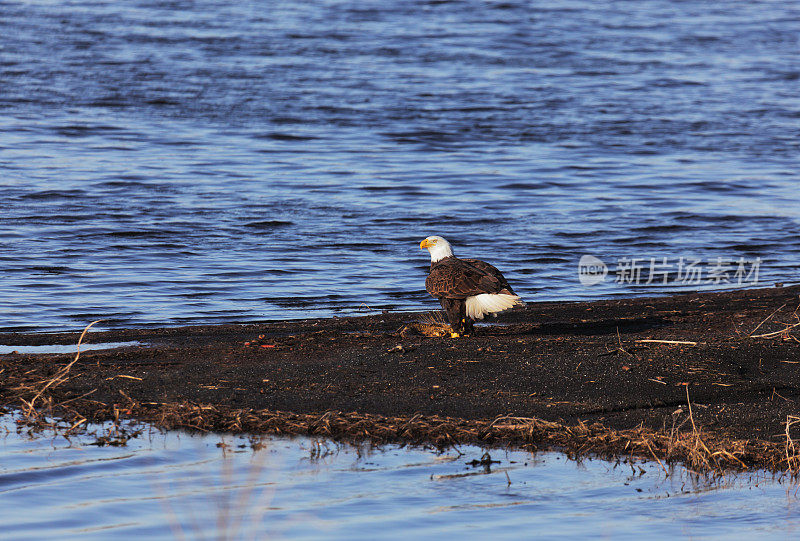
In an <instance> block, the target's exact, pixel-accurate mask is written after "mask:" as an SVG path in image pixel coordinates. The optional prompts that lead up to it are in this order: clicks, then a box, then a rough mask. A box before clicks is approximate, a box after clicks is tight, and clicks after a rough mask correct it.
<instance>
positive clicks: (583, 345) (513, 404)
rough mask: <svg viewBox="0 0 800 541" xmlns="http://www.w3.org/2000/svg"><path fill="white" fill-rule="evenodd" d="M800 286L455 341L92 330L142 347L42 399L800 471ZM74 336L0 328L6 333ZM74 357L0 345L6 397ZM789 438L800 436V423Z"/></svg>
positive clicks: (503, 320)
mask: <svg viewBox="0 0 800 541" xmlns="http://www.w3.org/2000/svg"><path fill="white" fill-rule="evenodd" d="M799 294H800V286H791V287H775V288H768V289H757V290H744V291H727V292H719V293H703V294H690V295H678V296H673V297H659V298H635V299H615V300H604V301H594V302H563V303H562V302H546V303H530V304H529V305H528V306H527V307H525V308H524V309H518V310H515V311H512V312H510V313H507V314H504V315H502V316H501V317H500V318H499V319H498V320H496V323H495V324H492V325H490V326H485V327H481V328H480V330H479V333H478V335H477V336H474V337H466V338H458V339H451V338H430V337H426V336H422V335H419V334H416V333H415V332H413V330H412V331H409V330H406V331H405V332H402V333H401V332H399V331H400V330H401V329H402V328H403V327H404V326H405V325H407V324H409V323H413V322H415V321H417V320H418V319H419V317H420V315H421V314H409V313H385V314H381V315H373V316H365V317H352V318H332V319H318V320H304V321H287V322H276V323H265V324H252V325H211V326H195V327H178V328H164V329H126V330H119V331H107V332H97V333H90V334H89V335H87V341H89V342H123V341H129V340H138V341H140V342H142V343H143V344H144V345H143V346H137V347H126V348H119V349H114V350H107V351H103V350H99V351H86V352H84V353H82V354H81V356H80V359H79V360H78V361H77V362H76V363H75V364H74V366H72V367H71V368H70V370H69V372H68V373H67V374H66V376H65V378H64V380H63V382H62V383H60V384H58V385H50V386H49V387H48V388H47V389H45V391H44V392H43V393H42V394H41V395H40V396H39V397H38V398H37V399H36V402H35V405H36V406H38V407H40V408H48V407H51V408H54V411H55V412H56V413H57V414H58V415H59V416H62V417H63V418H66V419H67V420H68V421H70V422H78V421H80V419H82V418H85V419H87V420H90V421H98V420H108V419H114V418H119V417H126V416H127V417H133V418H136V419H140V420H145V421H150V422H153V423H155V424H157V425H159V426H163V427H167V428H171V427H188V428H195V429H200V430H222V431H236V432H254V433H292V434H319V435H325V436H330V437H335V438H336V437H338V438H356V439H364V438H366V439H371V440H373V441H377V442H383V441H395V442H397V441H399V442H408V443H415V444H420V443H422V444H425V443H430V444H435V445H450V444H458V443H483V444H487V445H514V446H524V447H535V448H553V447H558V448H561V449H566V450H568V451H572V452H576V453H597V454H601V455H604V456H612V457H613V456H627V455H638V456H643V457H649V458H653V457H657V458H658V459H659V460H662V461H664V462H665V463H666V462H667V461H672V460H680V461H684V462H686V463H687V464H689V465H690V467H695V468H698V469H704V468H705V469H724V468H729V467H730V468H740V469H741V468H744V467H748V468H750V467H763V468H768V469H772V470H787V469H789V470H791V469H794V468H795V467H796V466H797V462H800V461H798V460H797V459H795V457H794V455H793V451H792V448H791V446H790V447H789V449H788V454H787V438H786V429H787V420H789V421H790V422H791V416H793V415H796V414H798V401H800V342H798V340H797V339H796V337H800V327H796V328H787V327H788V326H789V325H791V324H794V323H798V320H797V318H796V316H795V314H796V312H795V311H796V309H797V307H798V304H800V297H799ZM784 329H785V332H781V331H783V330H784ZM754 331H755V332H754ZM79 334H80V332H76V333H43V334H36V333H24V334H21V333H0V344H7V345H20V346H22V345H37V344H43V343H47V344H53V343H74V342H76V341H77V338H78V336H79ZM647 340H652V341H651V342H647ZM667 341H669V342H667ZM673 342H675V343H673ZM680 342H683V343H680ZM73 358H74V355H52V354H39V355H33V354H7V355H0V370H2V372H0V378H2V379H0V403H2V404H3V405H5V406H6V407H19V406H20V405H24V402H23V400H27V401H29V402H30V400H31V399H32V398H33V397H35V396H36V395H37V394H38V393H39V391H41V390H42V389H43V388H44V387H45V386H47V382H48V381H50V380H52V378H53V377H54V376H55V375H57V374H58V370H59V369H60V368H62V367H64V366H65V365H66V364H67V363H69V362H70V361H71V360H72V359H73ZM687 391H688V396H689V397H690V401H691V416H690V409H689V401H687ZM789 433H790V435H791V437H792V439H794V438H795V437H800V424H798V427H797V431H795V430H794V429H791V430H790V432H789Z"/></svg>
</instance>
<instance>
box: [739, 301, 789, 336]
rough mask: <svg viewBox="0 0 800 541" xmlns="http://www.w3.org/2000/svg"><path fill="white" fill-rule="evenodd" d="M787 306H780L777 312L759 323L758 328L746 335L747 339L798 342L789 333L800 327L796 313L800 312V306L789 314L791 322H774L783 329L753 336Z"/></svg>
mask: <svg viewBox="0 0 800 541" xmlns="http://www.w3.org/2000/svg"><path fill="white" fill-rule="evenodd" d="M787 304H788V303H784V304H782V305H781V306H780V307H779V308H778V309H777V310H775V311H774V312H772V313H771V314H770V315H769V316H767V317H766V318H765V319H764V320H763V321H761V323H759V324H758V326H757V327H756V328H755V329H753V330H752V331H751V332H750V334H748V335H747V336H748V338H780V339H781V340H782V341H786V340H794V341H795V342H800V339H798V338H797V337H796V336H794V335H793V334H791V332H790V331H793V330H794V329H797V328H798V327H800V314H799V313H798V311H800V304H798V305H797V307H796V308H795V309H794V312H792V313H791V314H789V316H790V317H791V318H792V319H793V321H791V322H788V323H786V322H782V321H776V323H777V324H778V325H780V326H782V327H783V328H782V329H778V330H776V331H771V332H767V333H761V334H755V332H756V331H757V330H758V329H760V328H761V327H762V326H763V325H764V324H765V323H767V322H768V321H770V320H771V319H772V318H773V317H775V315H776V314H778V313H779V312H780V311H781V310H783V309H784V308H785V307H786V305H787Z"/></svg>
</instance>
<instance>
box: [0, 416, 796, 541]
mask: <svg viewBox="0 0 800 541" xmlns="http://www.w3.org/2000/svg"><path fill="white" fill-rule="evenodd" d="M13 424H14V423H13V422H12V421H11V420H10V418H9V417H8V416H7V417H5V418H3V419H0V429H2V430H3V431H4V432H5V431H6V430H8V432H6V433H5V434H4V435H0V442H2V445H3V446H4V449H5V452H4V457H3V461H2V464H0V523H2V524H3V533H2V536H5V537H4V538H8V539H15V540H24V539H32V540H33V539H36V540H38V539H112V538H113V539H139V538H144V537H146V538H147V539H165V540H166V539H266V538H270V539H272V538H283V537H286V538H291V539H320V538H325V539H409V538H412V537H413V538H418V539H443V538H452V537H454V536H462V537H464V538H468V539H469V538H484V539H485V538H491V539H522V538H531V537H536V538H540V539H550V538H559V539H564V538H567V539H596V538H600V539H675V538H688V539H720V540H723V539H724V540H728V539H752V538H754V537H760V538H763V537H764V536H767V537H770V538H781V539H783V538H785V539H792V538H795V537H796V536H797V535H798V533H800V514H799V513H798V510H800V501H798V499H797V485H796V484H792V483H791V482H788V481H783V482H779V481H777V480H775V479H772V478H770V477H765V476H763V475H760V474H755V473H754V474H750V475H747V476H741V477H739V478H727V479H725V480H722V481H718V482H715V483H710V482H707V481H699V480H697V479H695V478H693V477H692V475H691V474H689V473H687V472H686V471H684V470H681V469H680V468H676V469H675V470H673V471H672V473H671V475H670V477H669V478H666V479H665V475H664V473H663V472H662V470H661V468H660V466H659V465H658V464H649V463H641V464H637V465H636V466H631V465H629V464H618V465H616V466H615V465H614V464H613V463H608V462H604V461H589V460H586V461H583V462H581V463H575V462H571V461H568V460H566V459H565V458H564V457H563V455H559V454H557V453H541V454H536V455H534V454H530V453H526V452H521V451H517V452H508V453H506V452H503V451H499V450H492V451H491V457H492V459H493V460H498V461H499V463H497V464H493V465H492V467H491V468H490V469H489V470H488V471H486V470H485V469H484V468H483V467H481V466H478V467H473V466H469V465H467V462H471V461H472V460H479V459H480V458H481V455H482V454H483V453H484V450H483V449H479V448H477V447H463V448H461V449H460V452H461V453H463V454H461V455H459V454H458V452H456V451H455V450H450V451H447V452H445V453H437V452H434V451H430V450H422V449H401V448H398V447H394V446H390V447H385V448H381V449H369V448H367V447H364V448H356V447H352V446H348V445H341V444H336V443H333V442H330V441H325V440H311V439H307V438H296V439H288V438H278V437H272V438H267V439H264V440H261V441H260V443H261V444H263V447H261V448H260V449H258V450H253V448H252V443H254V442H256V441H258V440H250V439H246V438H241V437H232V436H224V437H223V436H218V435H208V436H203V437H200V436H189V435H187V434H182V433H180V432H169V433H166V434H164V433H160V432H157V431H153V432H151V433H150V434H146V435H144V436H143V437H140V438H139V439H134V440H130V441H129V443H128V446H127V447H122V448H119V447H116V448H115V447H99V448H98V447H95V446H92V445H90V442H91V441H92V440H91V439H86V438H80V437H75V438H73V439H72V440H71V441H67V440H65V439H63V438H61V437H53V436H47V435H45V436H39V437H37V438H34V439H30V438H28V437H26V436H23V435H19V434H17V433H16V431H15V427H14V426H13ZM509 482H510V484H509Z"/></svg>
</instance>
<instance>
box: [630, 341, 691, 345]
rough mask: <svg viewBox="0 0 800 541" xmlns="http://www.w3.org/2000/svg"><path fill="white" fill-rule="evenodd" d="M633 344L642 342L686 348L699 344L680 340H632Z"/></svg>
mask: <svg viewBox="0 0 800 541" xmlns="http://www.w3.org/2000/svg"><path fill="white" fill-rule="evenodd" d="M634 342H642V343H647V344H686V345H687V346H696V345H697V344H699V342H688V341H682V340H634Z"/></svg>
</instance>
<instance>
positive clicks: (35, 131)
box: [0, 0, 800, 330]
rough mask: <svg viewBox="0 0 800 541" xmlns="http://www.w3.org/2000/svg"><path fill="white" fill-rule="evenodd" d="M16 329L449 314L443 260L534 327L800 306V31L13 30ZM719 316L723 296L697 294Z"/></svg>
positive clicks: (25, 13) (99, 10) (133, 4)
mask: <svg viewBox="0 0 800 541" xmlns="http://www.w3.org/2000/svg"><path fill="white" fill-rule="evenodd" d="M0 18H2V20H3V23H2V31H0V266H2V270H3V272H2V278H1V279H0V312H1V313H2V314H3V319H2V323H0V326H2V327H3V328H6V329H18V330H42V329H49V330H55V329H61V328H70V329H72V328H76V327H80V326H82V325H83V324H85V323H86V322H88V321H90V320H93V319H97V318H101V317H102V318H106V320H107V321H106V325H108V326H121V325H132V324H133V325H151V324H152V325H164V324H169V325H172V324H180V323H185V322H222V321H249V320H258V319H272V318H285V317H307V316H309V315H330V314H336V313H338V314H346V313H353V312H356V311H359V310H376V309H424V308H428V307H434V306H435V303H434V301H433V300H432V299H430V298H429V297H428V296H427V295H426V293H425V292H424V286H423V281H424V276H425V269H426V266H427V254H426V253H424V252H421V251H420V250H419V247H418V242H419V240H420V239H421V238H423V237H425V236H427V235H430V234H441V235H444V236H446V237H448V238H449V239H450V240H451V241H452V242H453V243H454V244H455V245H456V248H457V251H456V253H457V254H461V255H469V256H475V257H482V258H485V259H488V260H490V261H492V262H494V263H496V264H497V265H498V266H499V267H501V268H502V269H503V270H505V271H506V273H507V276H508V278H509V280H510V281H511V282H512V284H513V285H514V287H515V288H516V289H517V291H518V292H519V293H521V294H522V295H523V297H525V298H526V299H528V300H536V299H578V298H589V297H594V296H598V295H602V296H608V295H621V294H632V293H635V294H643V293H658V292H663V291H665V290H670V291H674V290H676V288H675V287H674V286H666V287H663V286H662V287H660V288H659V287H656V286H653V285H652V284H651V285H650V286H647V287H645V286H639V287H635V286H632V285H628V284H616V283H614V282H613V280H607V281H606V283H605V284H604V285H598V286H594V287H592V288H587V287H582V286H581V285H580V283H579V282H578V279H577V261H578V258H579V257H580V256H581V255H582V254H592V255H596V256H598V257H600V258H601V259H603V260H604V261H606V262H608V263H610V264H613V263H614V262H616V261H617V260H618V259H619V258H623V257H642V258H645V259H646V260H647V258H651V257H659V258H661V257H668V258H670V262H673V261H677V259H678V258H679V257H684V256H686V257H689V256H696V257H700V258H702V259H703V260H707V259H713V258H717V257H723V258H731V259H738V258H740V257H746V258H748V259H754V258H757V257H760V258H761V259H762V260H763V263H762V265H761V280H762V282H764V283H771V282H772V281H797V280H798V271H797V261H798V255H800V235H798V233H799V232H800V195H798V180H799V178H798V170H800V167H798V165H800V159H799V158H798V156H799V155H800V154H799V153H800V99H798V95H800V92H799V91H800V88H798V85H800V56H798V54H797V51H798V46H799V45H800V43H798V42H799V41H800V6H799V5H798V4H797V3H796V2H793V1H784V2H782V1H771V2H753V1H750V0H748V1H732V2H725V3H713V2H699V1H684V2H674V1H672V0H643V1H640V2H611V3H607V2H600V3H598V2H588V1H554V2H547V3H539V4H536V3H534V4H531V3H529V2H514V1H511V2H494V1H493V2H484V1H471V0H465V1H444V2H442V1H429V2H428V1H409V2H371V1H363V2H338V1H327V0H311V1H307V2H298V1H295V0H292V1H289V2H282V1H280V0H278V1H274V2H267V3H263V2H247V1H244V2H221V1H216V0H206V1H199V2H190V3H182V2H178V3H175V2H163V1H161V0H156V1H150V0H138V1H134V0H120V1H116V0H115V1H113V2H95V1H92V2H82V1H79V0H76V1H71V2H46V1H42V2H13V1H11V2H3V3H2V5H0ZM692 289H694V288H692Z"/></svg>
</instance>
